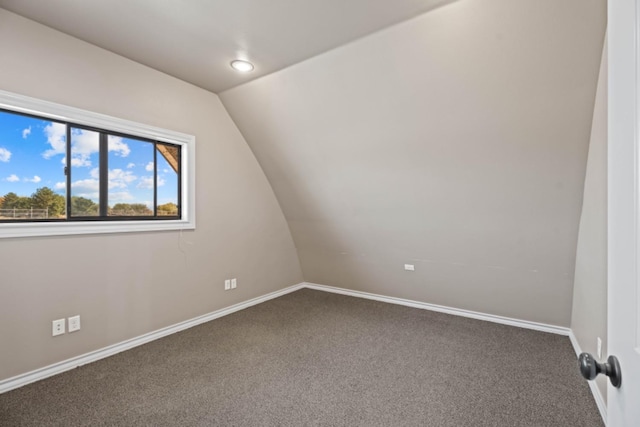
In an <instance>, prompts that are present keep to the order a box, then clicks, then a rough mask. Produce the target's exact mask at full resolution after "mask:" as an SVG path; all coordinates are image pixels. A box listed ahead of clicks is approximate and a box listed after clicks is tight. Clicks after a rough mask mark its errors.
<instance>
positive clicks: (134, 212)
mask: <svg viewBox="0 0 640 427" xmlns="http://www.w3.org/2000/svg"><path fill="white" fill-rule="evenodd" d="M32 208H33V209H47V210H48V216H49V218H55V217H59V216H64V215H65V210H66V200H65V197H64V196H62V195H60V194H58V193H56V192H54V191H53V190H51V189H50V188H49V187H41V188H38V189H37V190H36V191H35V192H34V193H33V194H32V195H31V196H29V197H27V196H18V195H17V194H16V193H14V192H9V193H7V194H5V195H4V196H0V209H32ZM157 211H158V215H177V213H178V206H177V205H176V204H175V203H165V204H164V205H159V206H158V208H157ZM99 212H100V210H99V206H98V204H97V203H95V202H94V201H93V200H91V199H87V198H85V197H79V196H72V197H71V213H72V215H73V216H97V215H99ZM108 215H114V216H151V215H153V211H152V210H151V209H149V208H148V207H147V205H145V204H144V203H116V204H115V205H113V207H109V208H108Z"/></svg>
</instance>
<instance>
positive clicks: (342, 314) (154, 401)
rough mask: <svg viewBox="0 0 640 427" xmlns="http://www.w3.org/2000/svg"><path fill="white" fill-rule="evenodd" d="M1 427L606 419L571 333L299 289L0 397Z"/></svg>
mask: <svg viewBox="0 0 640 427" xmlns="http://www.w3.org/2000/svg"><path fill="white" fill-rule="evenodd" d="M0 425H1V426H84V425H87V426H88V425H91V426H305V425H322V426H434V427H439V426H455V427H461V426H474V427H475V426H505V427H515V426H537V427H538V426H553V427H572V426H579V427H591V426H602V425H603V423H602V421H601V418H600V415H599V414H598V411H597V408H596V405H595V403H594V401H593V398H592V396H591V394H590V392H589V388H588V386H587V383H586V381H584V380H583V379H582V378H581V377H580V375H579V373H578V368H577V363H576V358H575V354H574V352H573V350H572V347H571V344H570V342H569V339H568V338H566V337H562V336H558V335H553V334H546V333H542V332H535V331H530V330H525V329H519V328H514V327H510V326H503V325H498V324H494V323H489V322H483V321H478V320H472V319H466V318H462V317H456V316H450V315H446V314H441V313H434V312H430V311H425V310H419V309H413V308H407V307H402V306H397V305H391V304H384V303H380V302H375V301H368V300H363V299H358V298H352V297H347V296H342V295H335V294H330V293H325V292H320V291H313V290H308V289H304V290H300V291H297V292H295V293H292V294H288V295H285V296H283V297H280V298H278V299H275V300H271V301H269V302H266V303H263V304H260V305H258V306H255V307H252V308H249V309H246V310H243V311H240V312H238V313H235V314H232V315H229V316H226V317H224V318H221V319H217V320H214V321H212V322H209V323H206V324H203V325H200V326H197V327H194V328H191V329H189V330H186V331H183V332H180V333H178V334H174V335H171V336H169V337H166V338H163V339H160V340H157V341H154V342H151V343H149V344H146V345H143V346H140V347H137V348H135V349H132V350H129V351H127V352H124V353H120V354H118V355H115V356H112V357H110V358H108V359H104V360H101V361H99V362H96V363H93V364H90V365H86V366H83V367H80V368H78V369H74V370H72V371H69V372H66V373H63V374H61V375H58V376H55V377H52V378H49V379H46V380H43V381H40V382H38V383H35V384H31V385H28V386H25V387H22V388H20V389H17V390H14V391H11V392H8V393H5V394H2V395H0Z"/></svg>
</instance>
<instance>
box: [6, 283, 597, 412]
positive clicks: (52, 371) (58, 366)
mask: <svg viewBox="0 0 640 427" xmlns="http://www.w3.org/2000/svg"><path fill="white" fill-rule="evenodd" d="M302 288H309V289H315V290H318V291H324V292H332V293H336V294H342V295H348V296H353V297H357V298H365V299H370V300H375V301H381V302H386V303H391V304H398V305H404V306H407V307H414V308H420V309H424V310H431V311H438V312H441V313H448V314H453V315H456V316H463V317H470V318H473V319H478V320H485V321H489V322H494V323H501V324H505V325H510V326H516V327H520V328H526V329H533V330H537V331H542V332H550V333H554V334H559V335H565V336H569V338H570V340H571V343H572V344H573V347H574V349H575V350H576V354H579V353H580V346H579V345H578V343H577V341H576V339H575V336H573V333H572V332H571V330H570V329H569V328H565V327H561V326H555V325H548V324H544V323H537V322H530V321H527V320H520V319H513V318H509V317H503V316H496V315H493V314H486V313H480V312H475V311H470V310H463V309H458V308H452V307H446V306H442V305H436V304H429V303H424V302H419V301H412V300H407V299H402V298H394V297H388V296H384V295H378V294H372V293H368V292H361V291H353V290H349V289H343V288H336V287H332V286H325V285H319V284H316V283H308V282H303V283H300V284H297V285H293V286H290V287H288V288H285V289H282V290H279V291H276V292H272V293H269V294H266V295H263V296H260V297H257V298H253V299H250V300H248V301H245V302H242V303H238V304H235V305H232V306H230V307H227V308H223V309H220V310H216V311H213V312H211V313H208V314H204V315H202V316H198V317H195V318H193V319H190V320H186V321H184V322H180V323H176V324H175V325H171V326H167V327H165V328H162V329H158V330H156V331H153V332H149V333H147V334H144V335H140V336H138V337H135V338H131V339H129V340H126V341H123V342H120V343H117V344H113V345H110V346H108V347H104V348H101V349H99V350H95V351H92V352H89V353H86V354H83V355H80V356H76V357H72V358H70V359H67V360H64V361H62V362H58V363H54V364H52V365H49V366H45V367H43V368H40V369H36V370H33V371H31V372H27V373H24V374H21V375H17V376H15V377H12V378H8V379H5V380H1V381H0V394H2V393H5V392H7V391H10V390H13V389H16V388H19V387H22V386H25V385H27V384H30V383H33V382H36V381H40V380H43V379H45V378H48V377H51V376H53V375H57V374H60V373H62V372H65V371H69V370H71V369H74V368H77V367H79V366H82V365H86V364H88V363H91V362H95V361H98V360H100V359H104V358H106V357H109V356H112V355H114V354H117V353H120V352H122V351H125V350H129V349H131V348H133V347H137V346H139V345H142V344H146V343H148V342H150V341H154V340H157V339H159V338H162V337H165V336H167V335H171V334H174V333H176V332H180V331H183V330H185V329H188V328H191V327H193V326H197V325H200V324H202V323H205V322H209V321H211V320H214V319H217V318H220V317H223V316H226V315H228V314H231V313H235V312H237V311H240V310H243V309H245V308H249V307H251V306H254V305H257V304H260V303H263V302H266V301H268V300H271V299H274V298H278V297H280V296H283V295H286V294H288V293H291V292H295V291H297V290H299V289H302ZM589 387H591V392H592V393H593V396H594V398H595V400H596V404H597V405H598V409H599V410H600V414H601V415H602V418H603V420H605V424H606V412H607V409H606V405H605V403H604V399H603V398H602V395H601V394H600V390H599V389H598V387H597V386H596V384H595V383H594V382H593V381H589Z"/></svg>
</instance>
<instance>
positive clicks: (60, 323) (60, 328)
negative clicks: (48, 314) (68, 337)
mask: <svg viewBox="0 0 640 427" xmlns="http://www.w3.org/2000/svg"><path fill="white" fill-rule="evenodd" d="M51 326H52V331H51V332H52V335H53V336H54V337H55V336H57V335H62V334H64V332H65V327H64V326H65V322H64V319H58V320H54V321H53V322H52V325H51Z"/></svg>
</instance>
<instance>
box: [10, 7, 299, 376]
mask: <svg viewBox="0 0 640 427" xmlns="http://www.w3.org/2000/svg"><path fill="white" fill-rule="evenodd" d="M0 58H1V59H0V89H2V90H8V91H11V92H15V93H19V94H23V95H27V96H32V97H37V98H41V99H44V100H48V101H53V102H57V103H61V104H65V105H69V106H73V107H79V108H84V109H87V110H90V111H95V112H98V113H104V114H108V115H112V116H115V117H120V118H124V119H128V120H133V121H137V122H140V123H145V124H149V125H154V126H159V127H163V128H167V129H172V130H176V131H179V132H184V133H188V134H193V135H195V136H196V138H197V154H198V157H197V193H196V197H197V200H196V203H197V217H198V227H197V229H196V230H195V231H189V232H183V233H180V232H155V233H154V232H150V233H131V234H118V235H97V236H81V237H50V238H24V239H0V260H1V266H2V267H1V273H0V277H1V279H0V380H2V379H6V378H8V377H12V376H14V375H17V374H21V373H24V372H27V371H30V370H33V369H36V368H40V367H43V366H46V365H49V364H51V363H54V362H58V361H61V360H65V359H67V358H70V357H72V356H76V355H79V354H83V353H86V352H89V351H91V350H95V349H98V348H101V347H104V346H107V345H110V344H114V343H118V342H120V341H123V340H125V339H128V338H132V337H135V336H138V335H140V334H143V333H146V332H150V331H153V330H156V329H158V328H161V327H164V326H168V325H171V324H174V323H177V322H180V321H184V320H187V319H190V318H193V317H195V316H198V315H202V314H205V313H208V312H211V311H213V310H216V309H219V308H222V307H226V306H229V305H231V304H234V303H237V302H240V301H245V300H247V299H250V298H252V297H257V296H260V295H263V294H266V293H269V292H271V291H275V290H278V289H281V288H283V287H286V286H289V285H293V284H296V283H299V282H301V281H302V275H301V272H300V266H299V261H298V258H297V255H296V251H295V247H294V245H293V242H292V239H291V235H290V232H289V230H288V227H287V223H286V221H285V219H284V217H283V214H282V211H281V210H280V207H279V206H278V203H277V201H276V199H275V197H274V194H273V192H272V190H271V188H270V186H269V184H268V182H267V180H266V178H265V176H264V174H263V172H262V170H261V169H260V167H259V165H258V163H257V162H256V160H255V158H254V157H253V155H252V153H251V151H250V150H249V148H248V147H247V145H246V143H245V141H244V139H243V138H242V136H241V135H240V133H239V132H238V130H237V129H236V127H235V126H234V124H233V122H232V121H231V120H230V118H229V116H228V115H227V113H226V111H225V109H224V107H223V106H222V104H221V103H220V101H219V99H218V97H217V96H216V95H214V94H212V93H209V92H206V91H204V90H201V89H198V88H196V87H194V86H191V85H189V84H186V83H184V82H181V81H179V80H177V79H175V78H172V77H169V76H167V75H165V74H162V73H159V72H157V71H154V70H151V69H149V68H146V67H144V66H141V65H139V64H136V63H134V62H131V61H129V60H127V59H124V58H122V57H119V56H117V55H114V54H112V53H110V52H107V51H104V50H101V49H99V48H96V47H94V46H91V45H89V44H86V43H83V42H80V41H78V40H76V39H74V38H71V37H68V36H65V35H63V34H61V33H58V32H56V31H53V30H51V29H48V28H46V27H43V26H41V25H39V24H36V23H34V22H32V21H28V20H25V19H23V18H20V17H18V16H17V15H14V14H11V13H9V12H6V11H4V10H2V9H0ZM231 277H236V278H237V279H238V289H236V290H235V291H231V292H224V291H223V290H222V289H223V282H224V279H225V278H231ZM75 314H80V315H81V317H82V330H81V331H80V332H77V333H73V334H66V335H63V336H59V337H55V338H53V337H51V321H52V320H54V319H58V318H63V317H68V316H72V315H75Z"/></svg>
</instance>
